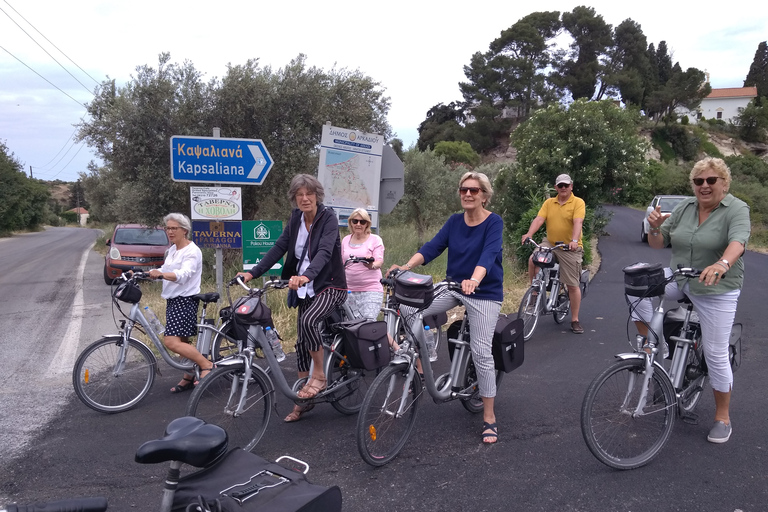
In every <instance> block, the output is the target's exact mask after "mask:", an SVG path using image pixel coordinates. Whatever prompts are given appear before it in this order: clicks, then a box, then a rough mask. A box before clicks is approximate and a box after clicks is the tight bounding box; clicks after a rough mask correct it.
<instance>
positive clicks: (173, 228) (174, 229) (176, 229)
mask: <svg viewBox="0 0 768 512" xmlns="http://www.w3.org/2000/svg"><path fill="white" fill-rule="evenodd" d="M163 229H165V230H166V231H178V230H179V229H181V228H179V227H174V226H165V227H164V228H163Z"/></svg>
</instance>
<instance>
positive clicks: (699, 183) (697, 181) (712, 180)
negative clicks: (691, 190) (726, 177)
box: [693, 176, 722, 187]
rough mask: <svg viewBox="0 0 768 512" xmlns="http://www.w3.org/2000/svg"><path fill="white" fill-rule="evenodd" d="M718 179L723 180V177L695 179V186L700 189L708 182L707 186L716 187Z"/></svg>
mask: <svg viewBox="0 0 768 512" xmlns="http://www.w3.org/2000/svg"><path fill="white" fill-rule="evenodd" d="M718 179H722V177H721V176H710V177H709V178H693V184H694V185H696V186H697V187H700V186H702V185H703V184H704V182H705V181H706V182H707V185H714V184H715V183H717V180H718Z"/></svg>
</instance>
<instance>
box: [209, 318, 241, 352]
mask: <svg viewBox="0 0 768 512" xmlns="http://www.w3.org/2000/svg"><path fill="white" fill-rule="evenodd" d="M219 331H220V332H221V333H223V334H226V335H228V336H229V337H231V338H236V336H235V334H234V328H233V326H232V323H231V322H229V321H227V322H224V324H223V325H222V326H221V329H219ZM239 345H240V344H239V343H237V342H234V341H231V340H229V339H228V338H226V337H225V336H222V335H221V334H219V333H218V332H215V331H214V335H213V341H212V342H211V361H213V362H216V361H220V360H222V359H225V358H227V357H231V356H234V355H237V353H238V352H239Z"/></svg>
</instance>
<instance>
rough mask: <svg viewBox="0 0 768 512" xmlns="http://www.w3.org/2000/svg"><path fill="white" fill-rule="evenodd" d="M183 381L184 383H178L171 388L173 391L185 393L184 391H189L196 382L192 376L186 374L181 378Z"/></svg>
mask: <svg viewBox="0 0 768 512" xmlns="http://www.w3.org/2000/svg"><path fill="white" fill-rule="evenodd" d="M181 382H183V383H184V384H176V385H175V386H173V387H172V388H171V393H174V394H176V393H183V392H184V391H189V390H190V389H192V388H194V387H195V383H194V381H193V380H192V378H191V377H187V376H186V375H185V376H183V377H182V378H181Z"/></svg>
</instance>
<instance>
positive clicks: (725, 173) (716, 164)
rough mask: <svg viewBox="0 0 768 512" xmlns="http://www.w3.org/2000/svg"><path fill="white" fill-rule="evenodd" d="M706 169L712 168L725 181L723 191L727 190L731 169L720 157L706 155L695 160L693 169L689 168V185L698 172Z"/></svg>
mask: <svg viewBox="0 0 768 512" xmlns="http://www.w3.org/2000/svg"><path fill="white" fill-rule="evenodd" d="M707 170H712V171H714V172H715V174H717V175H718V176H720V177H721V178H723V181H724V182H725V191H726V192H728V189H729V188H731V170H730V169H729V168H728V166H727V165H726V164H725V162H724V161H723V159H722V158H712V157H706V158H702V159H701V160H699V161H698V162H696V164H694V166H693V169H691V175H690V176H689V178H690V180H691V187H693V178H696V177H697V176H698V175H699V174H701V173H703V172H704V171H707ZM694 192H695V189H694Z"/></svg>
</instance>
